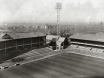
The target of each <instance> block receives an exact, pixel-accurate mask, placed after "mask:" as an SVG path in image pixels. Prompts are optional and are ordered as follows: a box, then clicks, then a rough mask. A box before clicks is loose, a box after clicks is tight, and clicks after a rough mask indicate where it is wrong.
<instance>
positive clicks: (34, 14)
mask: <svg viewBox="0 0 104 78" xmlns="http://www.w3.org/2000/svg"><path fill="white" fill-rule="evenodd" d="M57 2H60V3H62V9H61V13H60V15H61V19H60V20H61V22H101V21H102V22H104V0H0V21H1V22H2V21H19V22H24V21H25V22H27V21H34V22H56V18H57V17H56V15H57V12H56V9H55V4H56V3H57Z"/></svg>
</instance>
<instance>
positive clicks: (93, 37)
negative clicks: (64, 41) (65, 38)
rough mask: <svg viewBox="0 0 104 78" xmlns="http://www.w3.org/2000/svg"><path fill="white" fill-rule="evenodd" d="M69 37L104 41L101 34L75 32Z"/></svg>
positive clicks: (103, 36)
mask: <svg viewBox="0 0 104 78" xmlns="http://www.w3.org/2000/svg"><path fill="white" fill-rule="evenodd" d="M70 38H71V39H81V40H90V41H99V42H104V35H103V34H75V35H72V36H70Z"/></svg>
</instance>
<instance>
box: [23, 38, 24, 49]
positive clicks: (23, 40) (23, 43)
mask: <svg viewBox="0 0 104 78" xmlns="http://www.w3.org/2000/svg"><path fill="white" fill-rule="evenodd" d="M23 49H24V39H23Z"/></svg>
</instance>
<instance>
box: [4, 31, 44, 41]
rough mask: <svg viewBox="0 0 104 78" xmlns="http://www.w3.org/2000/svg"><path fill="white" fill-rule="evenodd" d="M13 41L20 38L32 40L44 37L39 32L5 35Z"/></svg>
mask: <svg viewBox="0 0 104 78" xmlns="http://www.w3.org/2000/svg"><path fill="white" fill-rule="evenodd" d="M6 34H7V35H9V36H10V37H11V38H13V39H21V38H32V37H38V36H45V34H43V33H41V32H36V33H34V32H31V33H6Z"/></svg>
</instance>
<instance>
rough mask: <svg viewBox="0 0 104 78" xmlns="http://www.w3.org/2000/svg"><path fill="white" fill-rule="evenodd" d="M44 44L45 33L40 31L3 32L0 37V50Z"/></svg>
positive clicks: (36, 46)
mask: <svg viewBox="0 0 104 78" xmlns="http://www.w3.org/2000/svg"><path fill="white" fill-rule="evenodd" d="M45 44H46V35H45V34H43V33H41V32H35V33H34V32H32V33H5V34H4V35H3V36H2V37H0V52H11V51H15V50H24V49H30V48H32V47H34V48H38V47H41V46H44V45H45Z"/></svg>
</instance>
